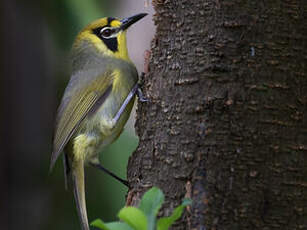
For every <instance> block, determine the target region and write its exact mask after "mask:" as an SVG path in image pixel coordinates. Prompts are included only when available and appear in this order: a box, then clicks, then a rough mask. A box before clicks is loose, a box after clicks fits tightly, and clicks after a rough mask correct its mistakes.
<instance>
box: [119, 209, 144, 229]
mask: <svg viewBox="0 0 307 230" xmlns="http://www.w3.org/2000/svg"><path fill="white" fill-rule="evenodd" d="M118 217H119V218H120V219H121V220H123V221H125V222H126V223H127V224H128V225H129V226H131V227H132V228H133V229H135V230H147V219H146V216H145V214H144V213H143V212H142V211H141V210H140V209H138V208H136V207H125V208H122V209H121V210H120V211H119V213H118Z"/></svg>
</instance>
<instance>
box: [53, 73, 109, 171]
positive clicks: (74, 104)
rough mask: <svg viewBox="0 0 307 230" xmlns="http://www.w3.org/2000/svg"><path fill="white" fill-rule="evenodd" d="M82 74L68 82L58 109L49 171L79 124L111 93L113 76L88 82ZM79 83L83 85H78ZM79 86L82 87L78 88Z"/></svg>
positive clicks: (103, 76)
mask: <svg viewBox="0 0 307 230" xmlns="http://www.w3.org/2000/svg"><path fill="white" fill-rule="evenodd" d="M84 74H85V73H84ZM84 74H81V75H83V76H81V77H80V76H78V77H77V78H76V79H74V78H72V79H71V80H70V83H69V85H68V87H67V89H66V91H65V93H64V96H63V99H62V102H61V105H60V107H59V110H58V115H57V119H56V127H55V134H54V141H53V152H52V155H51V162H50V170H52V168H53V166H54V164H55V162H56V160H57V158H58V156H59V155H60V153H61V152H62V150H63V149H64V147H65V145H66V144H67V142H68V141H69V140H70V138H71V137H72V135H73V134H74V132H75V131H76V129H77V128H78V127H79V126H80V123H81V122H82V121H83V120H84V118H85V117H86V116H87V115H89V114H91V113H94V112H95V111H96V110H97V109H98V108H99V107H100V106H101V105H102V104H103V103H104V101H105V99H106V98H107V97H108V95H109V94H110V92H111V91H112V83H113V79H114V74H112V73H110V72H108V73H105V74H103V75H99V76H97V77H95V78H93V79H92V80H90V81H89V82H86V81H85V80H84V79H86V77H87V76H84ZM82 77H83V78H82ZM80 81H82V83H83V84H80ZM78 83H79V84H78ZM79 85H82V87H79V88H78V86H79Z"/></svg>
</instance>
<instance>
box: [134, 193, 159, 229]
mask: <svg viewBox="0 0 307 230" xmlns="http://www.w3.org/2000/svg"><path fill="white" fill-rule="evenodd" d="M163 202H164V195H163V192H162V191H161V190H160V189H158V188H157V187H153V188H151V189H150V190H148V191H147V192H146V193H145V194H144V196H143V198H142V200H141V202H140V205H139V209H140V210H142V211H143V212H144V213H145V215H146V216H147V221H148V225H147V230H154V229H155V224H156V223H155V222H156V216H157V214H158V211H159V209H160V208H161V205H162V203H163Z"/></svg>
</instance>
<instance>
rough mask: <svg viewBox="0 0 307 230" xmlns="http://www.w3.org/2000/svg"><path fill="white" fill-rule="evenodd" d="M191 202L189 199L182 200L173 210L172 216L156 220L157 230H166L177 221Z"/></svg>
mask: <svg viewBox="0 0 307 230" xmlns="http://www.w3.org/2000/svg"><path fill="white" fill-rule="evenodd" d="M191 204H192V201H191V200H190V199H184V200H183V202H182V204H181V205H179V206H178V207H177V208H175V210H174V212H173V214H172V215H171V216H169V217H162V218H160V219H159V220H158V224H157V229H158V230H167V229H168V228H169V227H170V226H171V225H172V224H173V223H174V222H175V221H176V220H178V219H179V218H180V217H181V215H182V212H183V210H184V208H185V207H186V206H188V205H191Z"/></svg>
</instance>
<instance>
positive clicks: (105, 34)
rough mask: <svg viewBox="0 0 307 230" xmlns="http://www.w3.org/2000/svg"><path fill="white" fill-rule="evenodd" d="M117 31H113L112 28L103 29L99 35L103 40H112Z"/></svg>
mask: <svg viewBox="0 0 307 230" xmlns="http://www.w3.org/2000/svg"><path fill="white" fill-rule="evenodd" d="M117 33H118V31H117V29H114V28H112V27H104V28H103V29H101V30H100V35H101V36H102V37H103V38H114V37H116V36H117Z"/></svg>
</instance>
